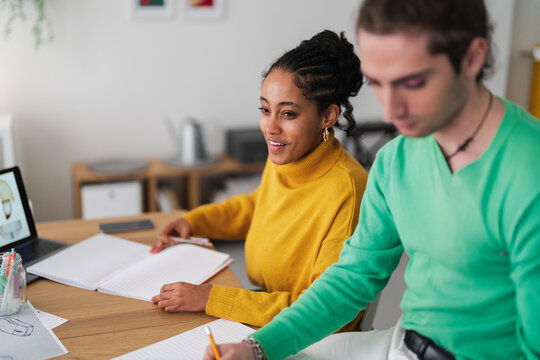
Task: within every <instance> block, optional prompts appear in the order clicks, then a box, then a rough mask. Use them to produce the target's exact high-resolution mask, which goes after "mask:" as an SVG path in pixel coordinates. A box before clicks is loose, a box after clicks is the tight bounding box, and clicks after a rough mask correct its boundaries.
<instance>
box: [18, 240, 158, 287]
mask: <svg viewBox="0 0 540 360" xmlns="http://www.w3.org/2000/svg"><path fill="white" fill-rule="evenodd" d="M149 251H150V246H148V245H144V244H140V243H137V242H135V241H129V240H125V239H121V238H118V237H115V236H110V235H107V234H97V235H95V236H92V237H90V238H88V239H86V240H83V241H81V242H79V243H77V244H75V245H72V246H69V247H67V248H65V249H64V250H62V251H60V252H58V253H56V254H54V255H52V256H50V257H48V258H46V259H44V260H42V261H40V262H38V263H36V264H34V265H31V266H29V267H28V268H27V271H28V272H29V273H31V274H36V275H40V276H43V277H46V278H48V279H51V280H54V281H58V282H61V283H64V284H68V285H73V286H77V287H82V288H85V289H90V290H95V289H96V287H97V285H98V283H99V282H100V281H102V280H103V279H104V278H106V277H108V276H110V275H111V274H114V273H115V271H116V270H117V269H120V268H122V267H124V266H127V265H129V264H131V263H134V262H137V261H139V259H140V257H141V256H145V255H147V253H149Z"/></svg>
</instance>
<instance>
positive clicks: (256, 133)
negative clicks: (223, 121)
mask: <svg viewBox="0 0 540 360" xmlns="http://www.w3.org/2000/svg"><path fill="white" fill-rule="evenodd" d="M225 148H226V149H227V153H228V154H229V155H230V156H232V157H233V158H235V159H236V160H238V161H240V162H242V163H250V162H259V161H265V160H266V157H267V156H268V147H267V145H266V140H265V139H264V135H263V134H262V132H261V130H260V129H259V128H244V129H229V130H227V131H226V133H225Z"/></svg>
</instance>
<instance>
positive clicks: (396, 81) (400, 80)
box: [364, 68, 433, 86]
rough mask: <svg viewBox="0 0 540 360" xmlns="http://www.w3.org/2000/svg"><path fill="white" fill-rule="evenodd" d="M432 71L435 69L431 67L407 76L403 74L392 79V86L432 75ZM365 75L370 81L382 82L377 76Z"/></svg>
mask: <svg viewBox="0 0 540 360" xmlns="http://www.w3.org/2000/svg"><path fill="white" fill-rule="evenodd" d="M432 73H433V69H431V68H430V69H425V70H422V71H417V72H415V73H412V74H407V75H405V76H401V77H399V78H397V79H394V80H392V81H390V84H391V85H392V86H396V85H399V84H402V83H404V82H406V81H408V80H411V79H415V78H419V77H425V76H428V75H430V74H432ZM364 76H365V77H366V78H367V79H368V80H370V81H373V82H376V83H380V81H378V80H377V79H375V78H372V77H371V76H369V75H366V74H364Z"/></svg>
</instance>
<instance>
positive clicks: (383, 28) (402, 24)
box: [356, 0, 495, 81]
mask: <svg viewBox="0 0 540 360" xmlns="http://www.w3.org/2000/svg"><path fill="white" fill-rule="evenodd" d="M356 28H357V29H364V30H366V31H367V32H370V33H373V34H381V35H385V34H392V33H396V32H401V31H404V32H415V31H422V32H424V31H425V32H426V33H428V34H429V44H428V51H429V52H430V54H432V55H435V54H440V53H442V54H446V55H448V58H449V59H450V63H451V64H452V67H453V69H454V71H455V72H456V74H459V73H460V71H461V61H462V60H463V57H464V56H465V53H466V52H467V50H468V48H469V45H470V44H471V41H472V40H473V39H474V38H475V37H483V38H484V39H486V41H487V42H488V44H489V45H491V34H492V32H493V27H492V25H491V23H490V21H489V16H488V13H487V10H486V6H485V4H484V1H483V0H437V1H434V0H407V1H403V0H365V1H364V2H363V3H362V6H361V7H360V12H359V14H358V20H357V22H356ZM494 62H495V61H494V57H493V53H492V51H491V46H489V52H488V54H487V56H486V60H485V62H484V66H483V68H482V70H481V71H480V72H479V73H478V75H477V77H476V80H477V81H480V80H482V79H483V78H484V77H485V76H486V75H490V74H491V73H492V72H493V64H494Z"/></svg>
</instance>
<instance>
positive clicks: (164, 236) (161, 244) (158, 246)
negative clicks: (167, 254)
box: [150, 218, 191, 254]
mask: <svg viewBox="0 0 540 360" xmlns="http://www.w3.org/2000/svg"><path fill="white" fill-rule="evenodd" d="M189 235H191V225H189V223H188V221H187V220H186V219H184V218H179V219H176V220H174V221H171V222H170V223H169V224H167V226H165V227H164V228H163V230H161V232H160V233H159V235H158V239H159V240H158V241H157V242H156V243H155V244H153V245H152V247H151V248H150V252H151V253H153V254H155V253H158V252H160V251H161V250H163V249H164V248H166V247H167V246H170V245H174V241H172V240H171V239H170V238H169V236H178V237H181V238H184V239H187V238H188V236H189Z"/></svg>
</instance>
